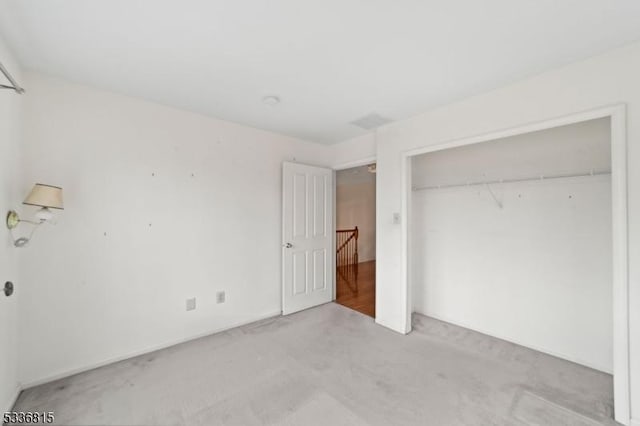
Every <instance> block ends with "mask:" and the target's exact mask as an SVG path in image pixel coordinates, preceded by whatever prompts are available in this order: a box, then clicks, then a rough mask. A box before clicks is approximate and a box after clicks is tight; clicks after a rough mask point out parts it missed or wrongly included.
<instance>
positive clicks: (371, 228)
mask: <svg viewBox="0 0 640 426" xmlns="http://www.w3.org/2000/svg"><path fill="white" fill-rule="evenodd" d="M354 171H356V172H357V173H358V174H357V175H356V176H355V177H354V175H353V174H352V173H354ZM336 226H337V229H353V228H354V227H356V226H357V227H358V261H359V262H368V261H371V260H375V258H376V179H375V174H372V173H369V172H368V171H367V168H366V166H362V167H357V168H355V169H346V170H340V171H338V172H337V173H336Z"/></svg>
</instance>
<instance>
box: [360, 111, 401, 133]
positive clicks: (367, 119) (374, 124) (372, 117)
mask: <svg viewBox="0 0 640 426" xmlns="http://www.w3.org/2000/svg"><path fill="white" fill-rule="evenodd" d="M389 123H391V120H390V119H388V118H385V117H383V116H381V115H380V114H376V113H375V112H374V113H371V114H368V115H365V116H364V117H360V118H358V119H357V120H354V121H352V122H351V123H350V124H353V125H354V126H358V127H360V128H361V129H365V130H373V129H377V128H378V127H380V126H384V125H385V124H389Z"/></svg>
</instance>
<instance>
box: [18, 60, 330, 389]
mask: <svg viewBox="0 0 640 426" xmlns="http://www.w3.org/2000/svg"><path fill="white" fill-rule="evenodd" d="M24 84H25V86H26V87H27V89H28V92H27V95H26V96H25V103H26V104H25V118H26V119H25V126H24V137H25V158H27V159H28V161H27V162H26V164H25V181H24V185H23V186H22V188H21V193H26V192H27V191H28V189H29V186H30V185H32V184H33V183H34V182H44V183H50V184H54V185H59V186H62V187H63V188H64V195H65V210H64V212H61V213H59V214H58V215H57V219H58V224H57V225H56V226H51V227H47V228H46V229H41V230H40V231H39V233H38V234H37V235H36V238H35V239H34V241H33V242H32V245H31V246H30V247H28V248H26V249H24V250H25V251H24V263H23V264H22V267H23V271H24V276H23V289H22V290H23V295H22V296H23V297H22V299H21V310H20V323H21V327H22V329H21V335H22V336H23V338H22V339H21V341H20V348H21V353H20V357H21V361H22V363H21V368H20V375H21V379H22V381H23V382H24V383H26V384H32V383H34V382H39V381H43V380H47V379H50V378H52V377H57V376H60V375H65V374H68V373H69V372H72V371H76V370H79V369H84V368H86V367H88V366H94V365H96V364H100V363H104V362H108V361H110V360H113V359H118V358H121V357H126V356H128V355H130V354H134V353H138V352H143V351H147V350H149V349H151V348H156V347H159V346H163V345H166V344H170V343H174V342H177V341H181V340H186V339H189V338H191V337H194V336H198V335H202V334H208V333H211V332H214V331H216V330H220V329H223V328H228V327H231V326H233V325H236V324H239V323H245V322H249V321H252V320H256V319H258V318H261V317H266V316H271V315H275V314H278V313H279V312H280V309H281V306H280V292H281V280H280V276H281V267H280V265H281V262H280V260H281V259H280V256H281V255H280V253H281V249H280V244H281V220H282V219H281V204H282V202H281V163H282V161H283V160H293V159H294V158H295V159H296V160H297V161H300V162H306V163H311V164H319V165H323V164H324V165H326V164H328V163H329V162H330V160H329V155H330V153H329V149H328V148H327V147H324V146H321V145H317V144H311V143H307V142H303V141H300V140H296V139H293V138H289V137H285V136H281V135H277V134H273V133H269V132H265V131H260V130H256V129H252V128H248V127H243V126H240V125H237V124H233V123H229V122H224V121H220V120H216V119H212V118H208V117H204V116H200V115H197V114H194V113H189V112H184V111H180V110H176V109H172V108H168V107H164V106H161V105H158V104H153V103H150V102H145V101H141V100H137V99H133V98H129V97H125V96H120V95H116V94H112V93H108V92H104V91H99V90H94V89H91V88H87V87H82V86H79V85H74V84H70V83H67V82H64V81H60V80H56V79H52V78H49V77H46V76H43V75H39V74H31V73H30V74H28V75H27V79H26V81H25V83H24ZM24 210H27V209H26V208H25V209H24ZM30 211H31V210H30ZM220 290H225V291H226V299H227V301H226V303H225V304H216V303H215V294H216V292H217V291H220ZM189 297H196V298H197V309H196V310H195V311H190V312H187V311H185V299H186V298H189Z"/></svg>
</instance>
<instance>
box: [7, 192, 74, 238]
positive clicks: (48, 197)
mask: <svg viewBox="0 0 640 426" xmlns="http://www.w3.org/2000/svg"><path fill="white" fill-rule="evenodd" d="M22 204H26V205H28V206H37V207H41V208H40V209H39V210H38V211H37V212H36V214H35V216H36V219H38V221H37V222H35V221H31V220H24V219H20V216H18V213H16V212H15V211H13V210H11V211H9V212H8V213H7V228H9V230H10V231H11V237H12V238H13V245H14V246H16V247H24V246H26V245H27V244H28V243H29V241H31V237H33V233H34V232H35V231H36V229H38V227H39V226H40V225H42V224H43V223H45V222H48V223H51V219H53V212H52V211H51V210H49V209H59V210H64V206H63V204H62V188H60V187H58V186H52V185H45V184H42V183H36V184H35V185H34V186H33V189H32V190H31V192H30V193H29V195H28V196H27V198H26V199H25V200H24V201H23V202H22ZM20 222H25V223H29V224H31V225H33V229H32V230H31V234H29V236H28V237H20V238H18V239H16V238H15V237H13V229H14V228H15V227H16V226H18V224H19V223H20Z"/></svg>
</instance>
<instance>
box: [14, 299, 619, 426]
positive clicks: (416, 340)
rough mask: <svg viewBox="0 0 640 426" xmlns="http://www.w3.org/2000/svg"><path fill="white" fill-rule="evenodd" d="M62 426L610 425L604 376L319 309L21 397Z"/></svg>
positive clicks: (433, 330)
mask: <svg viewBox="0 0 640 426" xmlns="http://www.w3.org/2000/svg"><path fill="white" fill-rule="evenodd" d="M15 410H18V411H40V412H41V411H54V412H55V415H56V424H60V425H66V424H68V425H355V426H359V425H434V426H454V425H473V426H477V425H508V426H516V425H517V426H522V425H545V426H552V425H580V426H583V425H584V426H593V425H613V424H615V423H614V422H613V421H612V420H611V418H612V378H611V376H610V375H607V374H604V373H600V372H598V371H594V370H591V369H589V368H586V367H582V366H579V365H576V364H573V363H570V362H567V361H564V360H560V359H558V358H554V357H551V356H548V355H544V354H541V353H539V352H536V351H532V350H529V349H526V348H523V347H521V346H517V345H514V344H511V343H507V342H504V341H501V340H498V339H494V338H491V337H488V336H485V335H482V334H479V333H475V332H472V331H470V330H466V329H463V328H460V327H456V326H452V325H450V324H446V323H443V322H440V321H436V320H433V319H430V318H427V317H424V316H420V315H416V316H415V317H414V332H412V333H411V334H409V335H407V336H402V335H400V334H397V333H394V332H392V331H390V330H387V329H385V328H383V327H381V326H378V325H375V324H374V322H373V320H372V319H371V318H369V317H367V316H365V315H362V314H359V313H357V312H355V311H351V310H350V309H348V308H345V307H343V306H340V305H336V304H333V303H331V304H327V305H323V306H320V307H317V308H314V309H310V310H307V311H304V312H300V313H297V314H294V315H291V316H288V317H278V318H274V319H270V320H265V321H261V322H258V323H254V324H251V325H248V326H244V327H240V328H236V329H233V330H230V331H227V332H223V333H219V334H216V335H212V336H209V337H205V338H202V339H198V340H195V341H191V342H188V343H184V344H181V345H178V346H174V347H171V348H168V349H163V350H160V351H157V352H154V353H151V354H147V355H144V356H140V357H137V358H133V359H130V360H126V361H122V362H119V363H116V364H112V365H109V366H105V367H102V368H98V369H95V370H92V371H88V372H85V373H82V374H78V375H75V376H72V377H68V378H65V379H61V380H58V381H56V382H52V383H48V384H44V385H41V386H37V387H35V388H31V389H27V390H25V391H24V392H23V393H22V394H21V395H20V397H19V399H18V402H17V404H16V407H15Z"/></svg>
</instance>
